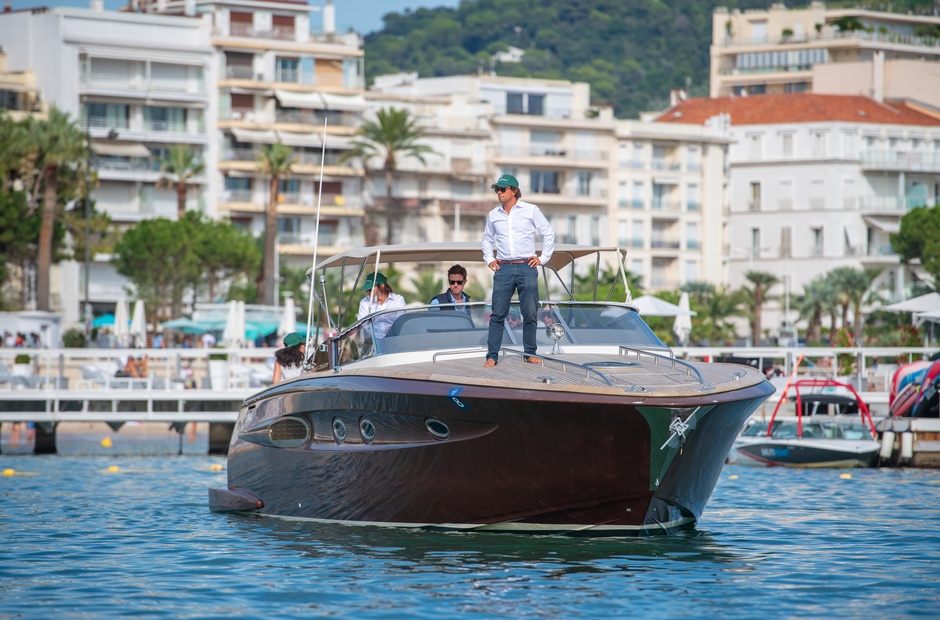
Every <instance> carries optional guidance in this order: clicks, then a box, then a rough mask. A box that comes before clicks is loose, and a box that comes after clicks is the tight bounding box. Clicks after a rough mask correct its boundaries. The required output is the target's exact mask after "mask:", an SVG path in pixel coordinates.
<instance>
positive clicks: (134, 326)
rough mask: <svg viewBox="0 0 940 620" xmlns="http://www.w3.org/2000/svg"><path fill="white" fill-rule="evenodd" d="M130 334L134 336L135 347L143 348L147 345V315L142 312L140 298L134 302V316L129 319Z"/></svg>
mask: <svg viewBox="0 0 940 620" xmlns="http://www.w3.org/2000/svg"><path fill="white" fill-rule="evenodd" d="M130 335H131V336H133V338H134V346H135V347H136V348H138V349H143V348H145V347H146V346H147V315H146V314H145V313H144V301H143V300H142V299H138V300H137V301H135V302H134V318H133V319H132V320H131V330H130Z"/></svg>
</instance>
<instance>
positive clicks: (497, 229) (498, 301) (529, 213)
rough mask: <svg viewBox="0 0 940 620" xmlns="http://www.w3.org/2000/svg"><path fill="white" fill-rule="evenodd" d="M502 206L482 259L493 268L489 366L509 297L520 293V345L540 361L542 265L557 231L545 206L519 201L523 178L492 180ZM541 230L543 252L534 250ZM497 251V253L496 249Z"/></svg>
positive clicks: (486, 231) (491, 222)
mask: <svg viewBox="0 0 940 620" xmlns="http://www.w3.org/2000/svg"><path fill="white" fill-rule="evenodd" d="M490 187H492V189H493V191H495V192H496V197H497V199H498V200H499V206H498V207H496V208H494V209H493V210H492V211H490V213H489V215H487V217H486V226H485V227H484V228H483V243H482V245H483V260H484V261H486V264H487V265H488V266H489V268H490V269H491V270H492V271H493V272H494V275H493V314H492V315H490V333H489V337H488V338H487V341H486V344H487V351H486V362H485V363H484V364H483V366H484V367H486V368H492V367H493V366H495V365H496V362H497V361H498V360H499V349H500V346H501V345H502V342H503V330H504V324H505V322H506V315H507V314H508V313H509V302H510V301H511V300H512V295H513V293H514V292H517V291H518V293H519V307H520V309H521V310H522V345H523V352H524V353H525V360H526V361H527V362H531V363H533V364H538V363H539V362H540V361H541V360H539V358H537V357H535V352H536V349H537V348H538V343H537V341H536V336H535V333H536V320H537V311H538V305H539V272H538V267H539V265H544V264H546V263H547V262H548V261H549V260H551V258H552V253H553V252H554V250H555V233H554V232H553V231H552V227H551V225H550V224H549V223H548V220H547V219H545V216H544V215H542V211H541V210H540V209H539V208H538V207H537V206H535V205H534V204H531V203H528V202H525V201H522V200H520V198H522V192H520V191H519V181H517V180H516V177H514V176H512V175H511V174H504V175H502V176H501V177H499V179H498V180H497V181H496V183H494V184H493V185H491V186H490ZM536 232H538V233H539V234H540V235H542V255H541V257H539V256H536V255H535V233H536ZM494 251H495V253H494Z"/></svg>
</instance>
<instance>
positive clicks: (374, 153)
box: [340, 108, 438, 245]
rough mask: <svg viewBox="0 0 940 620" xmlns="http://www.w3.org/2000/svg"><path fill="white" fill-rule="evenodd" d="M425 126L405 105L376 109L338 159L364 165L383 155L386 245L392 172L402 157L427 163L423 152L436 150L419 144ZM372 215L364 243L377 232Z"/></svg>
mask: <svg viewBox="0 0 940 620" xmlns="http://www.w3.org/2000/svg"><path fill="white" fill-rule="evenodd" d="M424 134H425V128H424V127H422V126H421V125H420V124H419V123H418V120H417V119H416V118H414V117H413V116H411V113H410V112H408V110H405V109H397V108H382V109H381V110H379V111H378V112H376V113H375V120H374V121H372V120H367V121H364V122H363V123H362V125H360V126H359V131H358V138H357V139H356V140H355V141H354V142H353V143H352V148H351V149H350V150H348V151H346V152H345V153H344V154H343V155H342V156H341V157H340V162H346V161H349V160H350V159H354V158H355V159H359V160H361V161H362V163H363V166H366V165H367V164H368V162H369V160H370V159H372V158H374V157H378V158H381V159H382V170H384V171H385V217H386V227H387V231H386V234H385V242H386V243H387V244H389V245H391V244H392V243H393V240H392V219H393V215H394V207H393V198H392V185H393V183H394V173H395V171H396V170H397V169H398V163H399V161H400V160H401V159H403V158H405V157H414V158H415V159H417V160H418V161H420V162H421V163H422V164H427V162H426V161H425V159H424V156H425V155H427V154H430V153H434V154H438V153H437V151H435V150H434V149H432V148H431V147H430V146H428V145H426V144H420V140H421V139H422V138H423V137H424ZM375 228H376V225H375V223H374V222H373V221H372V217H371V216H369V215H368V214H367V218H366V243H367V244H368V245H375V244H376V243H377V242H378V241H377V239H376V237H377V236H378V235H377V232H376V230H375Z"/></svg>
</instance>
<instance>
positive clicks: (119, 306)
mask: <svg viewBox="0 0 940 620" xmlns="http://www.w3.org/2000/svg"><path fill="white" fill-rule="evenodd" d="M129 326H130V321H129V320H128V318H127V300H126V299H124V298H123V297H121V298H120V299H118V300H117V303H116V304H114V329H113V331H112V333H113V334H114V339H115V340H117V344H118V346H119V347H126V346H127V338H128V336H130V329H129Z"/></svg>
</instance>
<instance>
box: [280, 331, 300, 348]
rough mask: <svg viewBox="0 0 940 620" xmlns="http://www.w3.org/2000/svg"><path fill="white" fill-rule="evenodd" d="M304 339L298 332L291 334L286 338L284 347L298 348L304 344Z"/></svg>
mask: <svg viewBox="0 0 940 620" xmlns="http://www.w3.org/2000/svg"><path fill="white" fill-rule="evenodd" d="M303 341H304V337H303V336H301V335H300V334H298V333H297V332H291V333H289V334H287V335H286V336H284V346H285V347H296V346H297V345H298V344H301V343H303Z"/></svg>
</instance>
